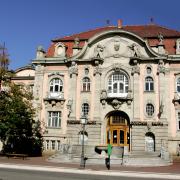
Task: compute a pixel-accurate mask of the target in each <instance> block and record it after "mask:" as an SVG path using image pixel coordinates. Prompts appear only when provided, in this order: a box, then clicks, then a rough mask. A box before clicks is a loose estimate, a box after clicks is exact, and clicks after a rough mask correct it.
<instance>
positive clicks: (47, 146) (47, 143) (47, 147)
mask: <svg viewBox="0 0 180 180" xmlns="http://www.w3.org/2000/svg"><path fill="white" fill-rule="evenodd" d="M48 149H49V140H46V150H48Z"/></svg>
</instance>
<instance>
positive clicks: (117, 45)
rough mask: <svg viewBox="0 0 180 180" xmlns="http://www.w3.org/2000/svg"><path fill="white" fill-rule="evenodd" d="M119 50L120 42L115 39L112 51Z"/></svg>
mask: <svg viewBox="0 0 180 180" xmlns="http://www.w3.org/2000/svg"><path fill="white" fill-rule="evenodd" d="M119 49H120V42H119V40H118V39H117V40H115V41H114V50H115V51H119Z"/></svg>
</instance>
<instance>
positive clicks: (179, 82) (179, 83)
mask: <svg viewBox="0 0 180 180" xmlns="http://www.w3.org/2000/svg"><path fill="white" fill-rule="evenodd" d="M176 91H177V92H178V93H180V77H179V78H177V81H176Z"/></svg>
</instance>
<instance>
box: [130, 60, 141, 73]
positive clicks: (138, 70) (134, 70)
mask: <svg viewBox="0 0 180 180" xmlns="http://www.w3.org/2000/svg"><path fill="white" fill-rule="evenodd" d="M133 64H134V67H132V71H131V74H132V75H134V74H136V73H137V74H140V67H139V64H138V61H137V59H134V60H133Z"/></svg>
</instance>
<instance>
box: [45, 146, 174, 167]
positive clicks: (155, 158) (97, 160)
mask: <svg viewBox="0 0 180 180" xmlns="http://www.w3.org/2000/svg"><path fill="white" fill-rule="evenodd" d="M85 157H87V161H86V164H105V159H106V158H107V154H106V152H105V151H102V152H101V154H98V153H97V152H95V150H94V146H86V147H85ZM80 160H81V146H80V145H75V146H72V148H71V149H69V150H68V151H63V152H58V153H57V154H54V155H53V156H51V157H50V158H49V159H48V161H51V162H57V163H80ZM111 164H116V165H124V166H139V167H147V166H149V167H152V166H168V165H170V164H172V162H171V160H170V158H168V159H162V158H161V157H160V153H159V152H144V151H142V152H141V151H137V152H128V153H125V154H124V155H123V149H122V148H118V147H113V149H112V155H111Z"/></svg>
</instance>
